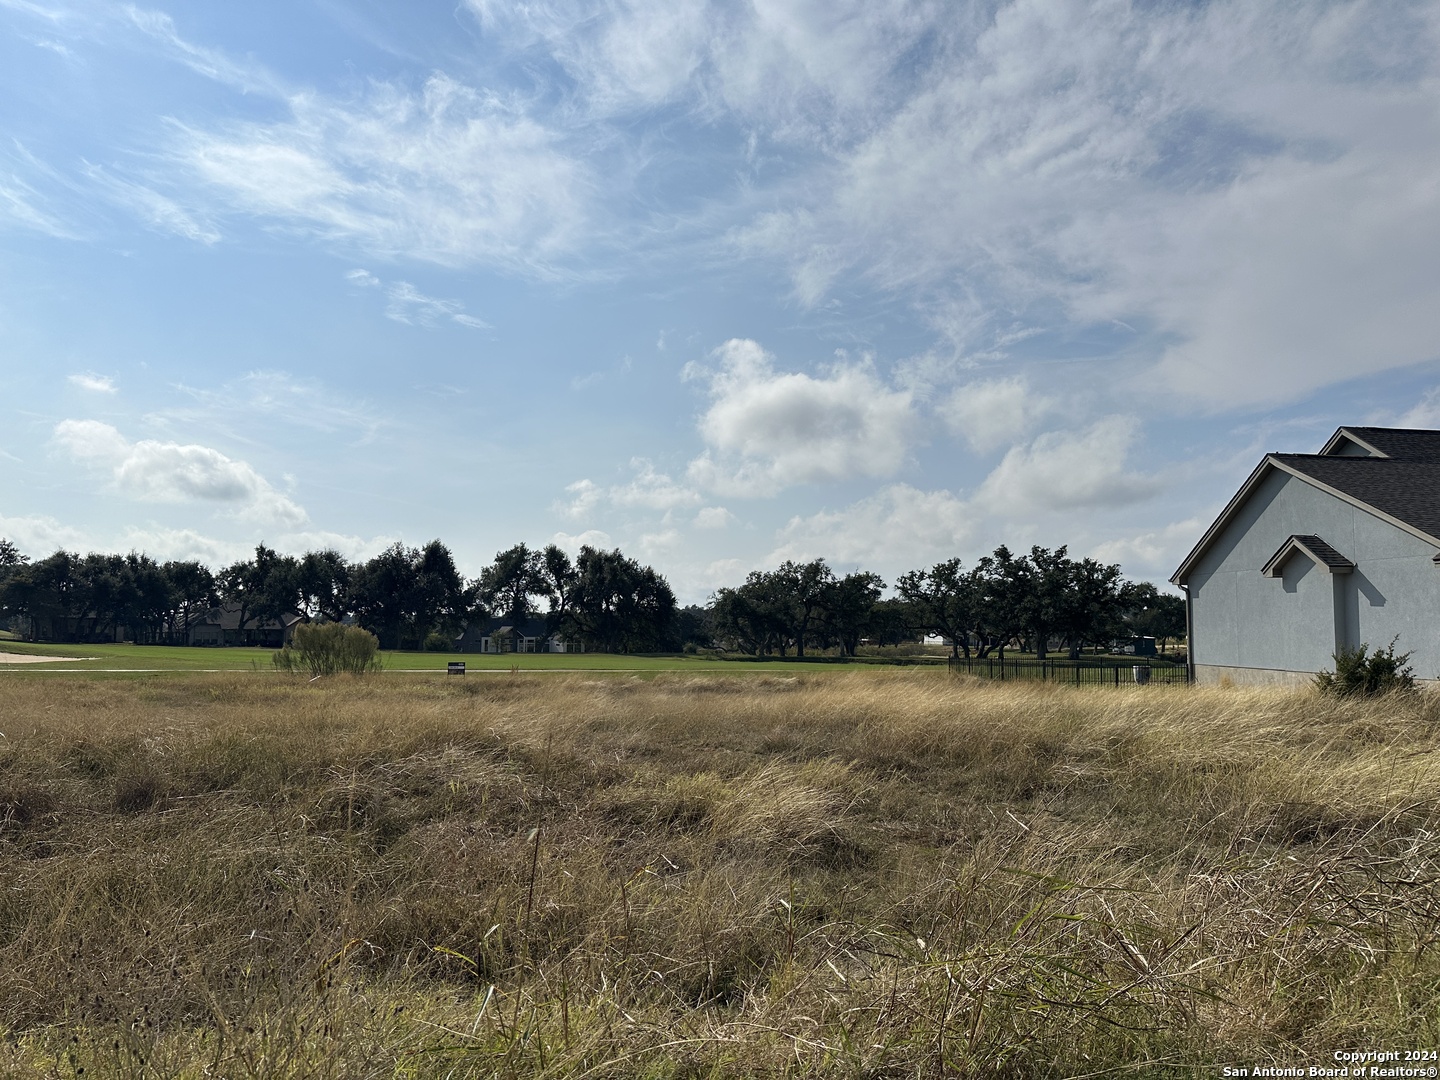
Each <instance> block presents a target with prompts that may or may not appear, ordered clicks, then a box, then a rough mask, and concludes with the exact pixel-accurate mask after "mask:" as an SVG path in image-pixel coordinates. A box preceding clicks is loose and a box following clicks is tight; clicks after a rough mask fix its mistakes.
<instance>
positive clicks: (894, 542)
mask: <svg viewBox="0 0 1440 1080" xmlns="http://www.w3.org/2000/svg"><path fill="white" fill-rule="evenodd" d="M976 523H977V514H976V512H975V510H974V508H973V507H972V506H971V505H970V503H969V502H968V501H967V500H966V499H963V498H961V497H960V496H958V495H955V494H953V493H952V492H949V491H944V490H941V491H921V490H920V489H918V488H914V487H911V486H910V485H909V484H891V485H889V486H888V487H885V488H882V489H881V490H879V491H877V492H876V493H875V494H873V495H871V496H869V497H868V498H865V499H861V500H860V501H859V502H856V503H853V504H852V505H850V506H847V507H844V508H843V509H840V510H833V511H832V510H825V511H821V512H820V513H817V514H811V515H809V516H808V517H794V518H792V519H791V520H790V521H789V522H788V523H787V524H786V525H785V526H784V528H782V529H781V530H780V533H779V536H778V540H779V544H778V546H777V547H776V549H775V550H774V551H773V552H772V553H771V555H770V557H769V562H770V563H772V564H773V563H775V562H778V561H781V560H784V559H797V560H802V559H815V558H823V559H829V560H831V561H833V562H837V563H841V564H858V565H861V566H864V567H867V568H872V567H873V568H885V569H886V570H887V571H888V572H893V569H894V568H896V567H909V566H918V565H921V564H923V563H925V562H927V561H929V560H933V559H941V558H950V557H952V556H953V555H955V554H956V552H957V551H958V550H959V549H961V548H962V547H964V546H965V545H966V543H967V542H968V541H969V540H970V538H971V537H972V536H973V535H974V533H975V528H976Z"/></svg>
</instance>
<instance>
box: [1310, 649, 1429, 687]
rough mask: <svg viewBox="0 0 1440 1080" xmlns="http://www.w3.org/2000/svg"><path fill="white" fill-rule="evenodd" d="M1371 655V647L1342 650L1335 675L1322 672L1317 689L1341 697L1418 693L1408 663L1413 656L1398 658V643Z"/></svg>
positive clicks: (1338, 656) (1404, 654) (1400, 656)
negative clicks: (1397, 692)
mask: <svg viewBox="0 0 1440 1080" xmlns="http://www.w3.org/2000/svg"><path fill="white" fill-rule="evenodd" d="M1399 640H1400V639H1399V638H1398V637H1397V638H1392V639H1391V641H1390V644H1389V645H1388V646H1387V647H1386V648H1383V649H1376V650H1375V651H1374V652H1373V653H1371V652H1370V646H1369V645H1368V644H1367V645H1361V646H1360V648H1358V649H1341V650H1340V651H1339V652H1338V653H1336V654H1335V657H1334V659H1335V670H1334V672H1329V671H1322V672H1320V674H1318V675H1316V676H1315V686H1316V687H1317V688H1318V689H1319V690H1320V692H1321V693H1323V694H1334V695H1336V696H1337V697H1373V696H1375V695H1376V694H1389V693H1392V692H1395V691H1410V690H1414V689H1415V672H1414V671H1412V670H1411V668H1410V665H1409V664H1408V663H1407V661H1409V659H1410V654H1409V653H1408V652H1407V653H1401V654H1400V655H1399V656H1396V655H1395V642H1397V641H1399Z"/></svg>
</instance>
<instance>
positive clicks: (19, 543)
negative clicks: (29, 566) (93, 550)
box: [0, 514, 87, 559]
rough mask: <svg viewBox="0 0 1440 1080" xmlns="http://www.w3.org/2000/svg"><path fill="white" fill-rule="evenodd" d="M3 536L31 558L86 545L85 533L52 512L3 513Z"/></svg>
mask: <svg viewBox="0 0 1440 1080" xmlns="http://www.w3.org/2000/svg"><path fill="white" fill-rule="evenodd" d="M0 537H4V538H5V539H7V540H9V541H10V542H11V543H13V544H14V545H15V546H16V547H17V548H19V549H20V552H21V554H23V555H28V556H29V557H30V558H31V559H43V558H45V556H47V555H49V554H50V553H51V552H53V551H58V550H59V549H60V548H65V549H66V550H69V551H77V550H80V549H83V548H84V547H85V546H86V544H87V540H86V537H85V533H84V532H82V531H81V530H79V529H76V528H74V527H73V526H70V525H65V524H63V523H61V522H60V521H57V520H56V519H55V518H53V517H50V516H49V515H20V516H16V517H6V516H5V515H3V514H0Z"/></svg>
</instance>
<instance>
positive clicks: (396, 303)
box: [345, 268, 491, 330]
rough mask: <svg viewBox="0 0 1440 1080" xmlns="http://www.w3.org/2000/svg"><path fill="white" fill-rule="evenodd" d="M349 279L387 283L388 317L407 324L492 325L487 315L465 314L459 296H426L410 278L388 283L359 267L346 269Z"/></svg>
mask: <svg viewBox="0 0 1440 1080" xmlns="http://www.w3.org/2000/svg"><path fill="white" fill-rule="evenodd" d="M345 280H346V281H349V282H350V283H351V284H353V285H358V286H360V287H361V288H364V289H379V288H382V287H384V289H385V296H386V298H387V302H386V304H385V317H386V318H387V319H393V320H394V321H395V322H398V323H405V324H406V325H407V326H424V327H427V328H433V327H434V326H435V325H436V324H438V323H441V322H446V321H448V322H453V323H456V324H457V325H459V326H467V327H469V328H470V329H472V330H489V329H491V326H490V324H489V323H487V322H485V321H484V320H483V319H477V318H475V316H473V315H467V314H465V305H464V304H462V303H460V301H459V300H441V299H438V298H436V297H434V296H426V295H425V294H424V293H422V292H421V291H420V290H419V289H417V288H415V286H414V285H411V284H410V282H408V281H394V282H391V283H390V284H389V285H388V286H386V285H385V283H384V282H382V281H381V280H380V279H379V278H378V277H376V276H375V275H374V274H372V273H371V272H370V271H369V270H365V269H363V268H357V269H355V270H347V271H346V272H345Z"/></svg>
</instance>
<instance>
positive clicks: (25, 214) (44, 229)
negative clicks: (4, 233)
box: [0, 141, 80, 240]
mask: <svg viewBox="0 0 1440 1080" xmlns="http://www.w3.org/2000/svg"><path fill="white" fill-rule="evenodd" d="M22 171H23V173H24V174H25V175H22ZM27 177H28V178H27ZM57 179H58V178H57V177H56V176H55V173H54V170H52V169H51V168H50V167H49V166H47V165H45V164H44V163H43V162H41V161H40V160H39V159H37V158H36V157H35V156H34V155H33V154H31V153H30V151H29V150H27V149H26V148H25V147H24V146H23V145H22V144H21V143H19V142H18V141H17V142H15V143H13V152H12V153H10V154H6V155H3V156H0V226H3V225H4V223H5V222H6V221H8V222H9V223H10V224H12V225H19V226H21V227H22V228H25V229H30V230H33V231H35V232H39V233H44V234H45V235H47V236H52V237H55V238H56V239H57V240H74V239H77V238H78V237H79V235H80V233H79V231H78V230H77V229H75V228H74V227H73V226H71V225H70V224H69V223H67V222H66V221H65V220H64V219H63V217H62V215H61V212H60V211H58V210H57V209H55V208H54V206H53V205H52V204H53V201H54V199H53V196H51V195H47V194H46V193H45V191H44V190H42V189H41V187H40V186H39V185H40V184H43V185H44V187H45V188H46V189H49V190H52V191H53V190H54V189H55V187H56V184H57Z"/></svg>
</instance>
